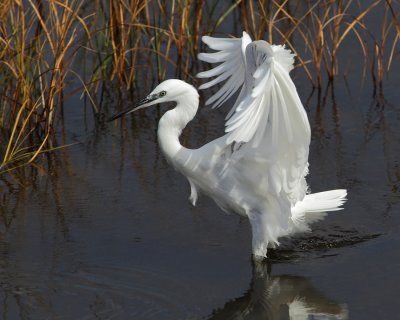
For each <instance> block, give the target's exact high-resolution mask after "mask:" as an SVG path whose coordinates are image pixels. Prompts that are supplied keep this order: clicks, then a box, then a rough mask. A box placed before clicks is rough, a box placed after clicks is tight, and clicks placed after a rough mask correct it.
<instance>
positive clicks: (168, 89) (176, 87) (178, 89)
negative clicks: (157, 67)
mask: <svg viewBox="0 0 400 320" xmlns="http://www.w3.org/2000/svg"><path fill="white" fill-rule="evenodd" d="M192 90H194V91H195V92H196V89H194V88H193V86H191V85H190V84H187V83H186V82H184V81H182V80H177V79H169V80H165V81H163V82H161V83H160V84H159V85H158V86H157V87H155V89H154V90H153V91H152V92H151V93H150V94H149V95H147V96H146V97H145V98H144V99H142V100H140V101H139V103H138V104H137V105H135V106H134V107H131V108H129V109H127V110H124V111H122V112H119V113H117V114H115V115H114V116H112V117H111V118H110V119H109V120H108V121H113V120H115V119H118V118H120V117H122V116H123V115H126V114H128V113H131V112H134V111H136V110H139V109H143V108H147V107H150V106H152V105H155V104H158V103H163V102H169V101H176V100H177V99H178V97H179V96H182V95H184V94H185V93H187V92H188V91H192Z"/></svg>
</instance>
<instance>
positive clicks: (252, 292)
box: [208, 262, 348, 320]
mask: <svg viewBox="0 0 400 320" xmlns="http://www.w3.org/2000/svg"><path fill="white" fill-rule="evenodd" d="M271 267H272V266H271V264H269V263H262V262H256V263H255V265H253V276H252V280H251V284H250V289H249V290H248V291H247V292H246V293H245V294H244V295H243V296H241V297H239V298H237V299H234V300H232V301H229V302H227V303H226V304H225V305H224V306H223V307H222V308H221V309H217V310H214V311H213V314H212V315H211V316H210V317H209V318H208V319H209V320H222V319H232V320H239V319H268V320H273V319H291V320H294V319H331V320H333V319H348V310H347V306H346V305H345V304H339V303H337V302H335V301H333V300H331V299H329V298H327V297H326V296H325V295H324V294H323V293H322V292H320V291H319V290H318V289H316V288H315V287H314V285H313V284H312V281H310V280H309V279H307V278H305V277H301V276H292V275H271Z"/></svg>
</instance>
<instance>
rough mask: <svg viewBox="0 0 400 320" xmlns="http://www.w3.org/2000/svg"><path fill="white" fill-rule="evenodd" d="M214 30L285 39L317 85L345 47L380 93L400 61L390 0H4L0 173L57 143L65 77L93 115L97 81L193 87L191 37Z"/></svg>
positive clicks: (196, 41) (127, 87)
mask: <svg viewBox="0 0 400 320" xmlns="http://www.w3.org/2000/svg"><path fill="white" fill-rule="evenodd" d="M372 14H374V15H375V16H376V15H377V16H379V17H380V19H381V24H380V26H381V30H379V32H376V30H371V27H370V26H369V24H368V16H369V15H372ZM221 25H224V26H225V29H226V28H230V29H232V33H234V32H233V30H234V29H235V28H236V29H237V30H243V29H244V30H246V31H247V32H249V33H250V34H251V36H252V37H253V38H255V39H265V40H268V41H269V42H273V43H285V44H286V45H287V46H288V47H289V48H291V49H292V50H293V51H294V52H295V53H296V54H297V67H298V68H299V69H301V70H302V71H304V72H305V74H306V75H307V77H308V78H309V80H310V84H311V86H314V87H317V88H320V87H321V86H322V85H323V83H324V81H328V82H329V81H330V82H332V81H334V80H335V78H336V77H337V76H338V75H340V74H341V63H342V61H341V58H340V53H341V50H343V49H342V48H343V47H345V46H346V43H347V42H352V43H353V45H354V44H355V46H357V47H358V48H359V51H360V54H359V56H360V57H361V59H362V60H363V61H364V64H365V70H371V78H372V81H373V85H374V88H375V89H376V90H378V91H380V92H382V90H383V87H382V83H383V81H384V78H385V73H386V72H387V71H388V70H389V69H390V67H391V65H392V62H393V60H394V59H398V56H399V37H400V3H399V1H395V0H370V1H356V0H339V1H332V0H319V1H302V0H298V1H288V0H282V1H280V0H272V1H267V0H252V1H244V0H237V1H231V2H225V1H218V0H208V1H205V0H171V1H169V0H168V1H167V0H147V1H142V0H96V1H87V0H5V1H2V3H1V4H0V124H1V126H2V128H3V130H2V135H1V137H0V139H1V148H0V152H1V155H0V156H1V169H0V171H1V172H5V171H9V170H11V169H16V168H21V167H23V166H24V165H25V164H27V163H32V162H33V161H34V160H35V159H36V158H37V157H38V156H39V155H40V154H42V153H43V152H47V151H50V150H53V149H55V148H57V147H58V144H57V143H56V142H55V141H54V132H56V131H57V127H58V126H62V121H58V120H59V119H61V120H62V114H63V108H64V105H63V101H64V98H65V96H66V95H68V94H70V93H71V92H72V91H73V90H72V89H70V88H69V85H70V83H71V81H73V82H74V83H77V82H78V83H80V86H79V89H78V90H79V91H81V93H82V94H83V95H84V96H86V97H87V98H88V100H89V101H90V104H91V105H92V107H93V112H94V113H95V114H96V113H99V112H102V110H101V102H99V99H98V96H99V91H100V88H101V87H102V86H104V85H105V84H106V85H108V86H110V87H112V88H114V89H115V91H116V92H118V93H119V94H121V92H122V91H124V92H132V91H133V90H134V88H135V86H136V83H137V82H138V81H141V80H140V79H138V75H139V73H144V72H147V73H150V74H152V75H153V76H154V77H155V78H156V79H157V80H162V79H164V78H165V77H166V76H167V74H171V70H173V71H174V72H173V74H175V75H176V76H179V77H181V78H183V79H191V81H194V80H193V79H194V78H193V74H195V73H196V68H197V62H196V55H197V53H198V51H199V45H200V38H201V36H202V35H204V34H213V33H217V34H218V35H219V36H221V35H223V34H222V32H220V31H219V30H221V28H220V27H221ZM229 25H231V27H229ZM227 26H228V27H227ZM225 36H226V35H225ZM237 36H238V35H237ZM347 46H348V44H347ZM77 57H79V59H77ZM77 60H79V61H77ZM82 66H83V68H82ZM368 67H369V68H370V69H369V68H368ZM364 72H365V74H364V75H363V76H364V77H366V75H367V71H364ZM71 79H73V80H71ZM74 90H75V91H74V92H75V93H76V89H74Z"/></svg>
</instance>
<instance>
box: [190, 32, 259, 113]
mask: <svg viewBox="0 0 400 320" xmlns="http://www.w3.org/2000/svg"><path fill="white" fill-rule="evenodd" d="M202 41H203V42H204V43H205V44H206V45H208V47H209V48H210V49H213V50H218V51H217V52H213V53H200V54H199V55H198V58H199V59H200V60H202V61H204V62H208V63H220V65H218V66H217V67H215V68H213V69H211V70H208V71H205V72H200V73H199V74H198V75H197V76H198V77H199V78H209V77H215V76H216V77H217V78H215V79H213V80H211V81H209V82H206V83H204V84H203V85H201V86H200V89H206V88H209V87H212V86H214V85H216V84H218V83H220V82H222V81H224V80H226V83H225V84H224V85H223V86H222V87H221V88H220V89H219V90H218V91H217V92H216V93H215V94H214V95H212V96H211V97H210V98H209V99H208V100H207V101H206V104H207V105H209V104H213V108H217V107H219V106H221V105H222V104H223V103H224V102H225V101H226V100H228V99H229V98H230V97H231V96H232V95H233V94H235V92H236V91H237V90H238V89H239V88H240V87H241V86H242V85H243V82H244V79H245V73H246V68H245V61H244V50H245V48H246V46H247V45H248V44H249V43H251V38H250V37H249V35H248V34H247V33H246V32H243V37H242V38H239V39H238V38H232V39H229V38H213V37H209V36H204V37H202Z"/></svg>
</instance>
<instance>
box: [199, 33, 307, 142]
mask: <svg viewBox="0 0 400 320" xmlns="http://www.w3.org/2000/svg"><path fill="white" fill-rule="evenodd" d="M203 42H204V43H206V44H207V45H208V46H209V47H210V48H211V49H214V50H219V51H217V52H214V53H200V54H199V59H200V60H203V61H206V62H209V63H219V65H218V66H217V67H215V68H213V69H211V70H208V71H205V72H201V73H199V74H198V77H200V78H209V77H216V78H214V79H213V80H211V81H209V82H207V83H205V84H203V85H202V86H200V89H206V88H210V87H212V86H214V85H216V84H219V83H220V82H222V81H225V80H226V82H225V83H224V84H223V85H222V87H221V88H220V89H219V90H218V91H217V92H216V93H215V94H214V95H212V96H211V97H210V98H209V99H208V100H207V102H206V104H213V107H219V106H220V105H221V104H222V103H224V102H225V101H226V100H227V99H229V98H230V97H231V96H232V95H233V94H234V93H235V92H236V91H238V90H239V89H240V94H239V95H238V97H237V100H236V102H235V104H234V106H233V108H232V110H231V111H230V112H229V114H228V117H227V122H226V132H227V133H229V134H230V137H229V139H228V143H231V142H233V141H236V142H249V141H251V142H252V144H253V146H258V145H259V144H260V143H261V141H263V140H264V139H265V134H266V132H267V131H268V130H267V129H268V128H270V129H271V133H272V139H273V141H274V142H275V143H278V136H279V143H282V142H283V141H282V138H284V140H286V141H287V142H288V143H293V142H294V136H297V137H298V135H299V134H300V135H301V136H303V137H304V138H305V139H304V141H303V143H306V144H307V145H308V143H309V139H310V127H309V123H308V119H307V115H306V113H305V111H304V108H303V105H302V104H301V101H300V99H299V96H298V94H297V90H296V88H295V86H294V84H293V81H292V80H291V78H290V76H289V71H290V70H292V68H293V60H294V59H293V57H294V54H292V53H291V52H290V50H287V49H285V48H284V46H276V45H270V44H268V43H267V42H265V41H254V42H251V39H250V37H249V36H248V35H247V33H245V32H244V33H243V37H242V38H240V39H218V38H212V37H208V36H207V37H203ZM282 133H284V136H282ZM297 142H299V141H297Z"/></svg>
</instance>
